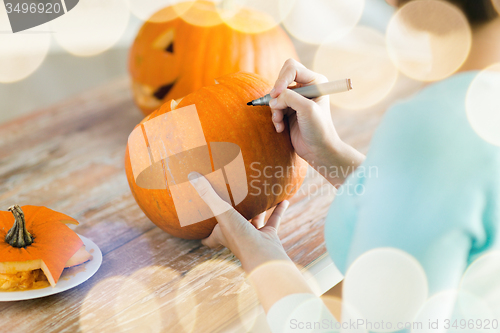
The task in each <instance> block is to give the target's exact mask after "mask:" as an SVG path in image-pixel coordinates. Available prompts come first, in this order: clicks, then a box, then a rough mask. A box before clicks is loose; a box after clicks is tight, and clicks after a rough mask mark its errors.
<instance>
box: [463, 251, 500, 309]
mask: <svg viewBox="0 0 500 333" xmlns="http://www.w3.org/2000/svg"><path fill="white" fill-rule="evenodd" d="M499 277H500V251H492V252H489V253H487V254H485V255H483V256H481V257H479V258H478V259H476V260H475V261H474V262H473V263H472V264H471V265H470V266H469V267H468V268H467V270H466V272H465V273H464V276H463V278H462V281H461V283H460V291H461V292H468V293H470V294H472V295H474V296H476V297H478V298H480V299H481V300H482V301H484V302H485V303H486V304H487V305H488V308H489V310H490V311H491V312H492V313H491V316H492V317H494V318H500V278H499ZM482 315H483V316H485V314H484V313H482Z"/></svg>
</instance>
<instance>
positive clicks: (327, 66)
mask: <svg viewBox="0 0 500 333" xmlns="http://www.w3.org/2000/svg"><path fill="white" fill-rule="evenodd" d="M313 69H314V71H316V72H318V73H321V74H323V75H325V76H326V77H327V78H328V79H329V80H330V81H333V80H339V79H347V78H350V79H351V80H352V85H353V89H352V90H351V91H349V92H346V93H340V94H334V95H330V102H331V103H332V104H334V105H336V106H339V107H342V108H346V109H351V110H358V109H365V108H367V107H369V106H372V105H374V104H376V103H378V102H379V101H381V100H382V99H383V98H384V97H386V96H387V95H388V94H389V92H390V91H391V90H392V88H393V87H394V84H395V83H396V80H397V78H398V70H397V68H396V67H395V66H394V64H393V63H392V61H391V60H390V58H389V55H388V53H387V49H386V47H385V39H384V36H383V35H382V34H381V33H380V32H378V31H376V30H375V29H373V28H369V27H364V26H358V27H356V28H354V29H353V30H352V31H351V32H350V33H349V34H348V35H346V36H345V37H343V38H341V39H339V40H333V41H326V42H325V43H323V44H322V45H321V46H320V47H319V49H318V51H317V53H316V56H315V59H314V66H313Z"/></svg>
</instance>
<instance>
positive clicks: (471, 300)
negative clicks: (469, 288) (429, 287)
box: [410, 289, 496, 333]
mask: <svg viewBox="0 0 500 333" xmlns="http://www.w3.org/2000/svg"><path fill="white" fill-rule="evenodd" d="M491 315H492V314H491V311H489V309H488V307H487V305H486V304H485V303H484V302H483V301H482V300H481V299H480V298H478V297H476V296H475V295H473V294H471V293H468V292H465V291H458V290H453V289H451V290H445V291H442V292H439V293H437V294H435V295H433V296H432V297H431V298H429V299H428V300H427V302H425V304H424V305H423V307H422V308H421V310H420V311H419V313H418V314H417V316H416V317H415V318H414V319H413V321H412V322H411V324H412V327H411V331H410V332H412V333H447V332H457V333H458V332H460V333H480V332H488V331H489V332H492V331H493V332H496V330H491V327H490V329H489V330H486V331H484V330H482V329H480V328H478V327H472V325H473V326H475V325H477V320H480V321H481V323H484V320H485V319H486V318H490V321H491V319H492V318H493V317H492V316H491ZM453 325H455V326H453ZM490 325H491V324H490ZM460 326H462V327H460Z"/></svg>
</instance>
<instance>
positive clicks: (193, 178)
mask: <svg viewBox="0 0 500 333" xmlns="http://www.w3.org/2000/svg"><path fill="white" fill-rule="evenodd" d="M200 176H201V175H200V174H199V173H198V172H195V171H193V172H191V173H190V174H189V175H188V179H189V181H190V182H191V184H195V183H196V182H197V181H198V178H199V177H200Z"/></svg>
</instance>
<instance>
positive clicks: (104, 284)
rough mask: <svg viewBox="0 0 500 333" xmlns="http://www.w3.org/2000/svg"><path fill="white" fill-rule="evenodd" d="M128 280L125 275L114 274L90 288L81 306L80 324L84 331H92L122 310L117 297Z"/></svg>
mask: <svg viewBox="0 0 500 333" xmlns="http://www.w3.org/2000/svg"><path fill="white" fill-rule="evenodd" d="M126 280H127V277H125V276H112V277H109V278H106V279H104V280H102V281H99V282H98V283H97V284H95V285H94V286H93V287H92V289H90V291H89V292H88V293H87V295H86V296H85V298H84V300H83V302H82V306H81V308H80V317H79V324H80V330H81V331H82V332H90V331H92V329H95V327H96V326H99V325H100V324H102V323H103V322H105V321H107V320H108V319H109V318H112V317H114V316H115V315H116V314H117V313H118V312H119V311H120V309H121V308H120V306H119V305H118V304H117V303H116V297H117V295H118V293H119V291H120V288H121V286H122V285H123V284H124V283H125V281H126Z"/></svg>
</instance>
